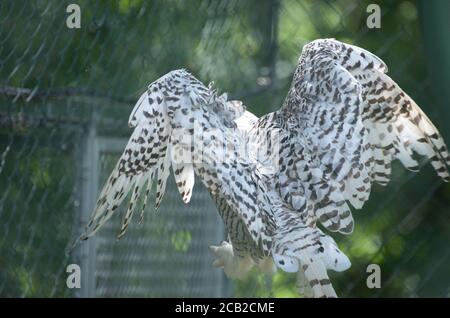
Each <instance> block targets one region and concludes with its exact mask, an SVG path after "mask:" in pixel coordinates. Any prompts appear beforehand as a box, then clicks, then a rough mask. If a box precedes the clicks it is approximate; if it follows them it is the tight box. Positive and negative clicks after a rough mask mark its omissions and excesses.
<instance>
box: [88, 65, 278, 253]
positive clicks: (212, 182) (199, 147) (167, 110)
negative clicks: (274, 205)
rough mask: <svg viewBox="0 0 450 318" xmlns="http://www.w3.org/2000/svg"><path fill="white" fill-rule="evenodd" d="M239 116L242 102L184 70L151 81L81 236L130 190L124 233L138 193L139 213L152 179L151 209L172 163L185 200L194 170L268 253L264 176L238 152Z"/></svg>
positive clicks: (105, 217)
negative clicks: (124, 146) (118, 156)
mask: <svg viewBox="0 0 450 318" xmlns="http://www.w3.org/2000/svg"><path fill="white" fill-rule="evenodd" d="M243 114H245V110H244V106H243V105H242V103H241V102H238V101H229V100H227V96H226V94H223V95H220V96H219V95H218V94H217V92H216V91H215V90H214V89H212V88H211V87H206V86H204V85H203V83H201V82H200V81H199V80H197V79H196V78H195V77H194V76H192V75H191V74H189V73H188V72H187V71H185V70H176V71H172V72H170V73H168V74H166V75H164V76H163V77H161V78H160V79H158V80H156V81H155V82H153V83H152V84H150V86H149V87H148V90H147V91H146V92H145V93H144V94H143V95H142V96H141V98H140V99H139V101H138V103H137V104H136V106H135V107H134V109H133V111H132V113H131V115H130V119H129V126H130V127H132V128H134V131H133V133H132V135H131V137H130V140H129V142H128V144H127V146H126V148H125V150H124V152H123V154H122V155H121V157H120V159H119V161H118V163H117V165H116V167H115V168H114V170H113V171H112V173H111V175H110V177H109V178H108V180H107V182H106V184H105V185H104V187H103V189H102V191H101V192H100V195H99V198H98V201H97V204H96V206H95V208H94V211H93V212H92V216H91V219H90V221H89V223H88V225H87V229H86V233H85V234H84V235H83V236H82V239H86V238H88V237H89V236H92V235H93V234H94V233H95V232H96V231H98V229H100V228H101V226H102V225H103V224H104V223H105V222H106V221H107V220H108V219H109V218H110V217H111V216H112V215H113V214H114V213H115V212H116V211H117V209H118V207H119V206H120V205H121V204H122V202H123V201H124V199H125V198H126V197H127V195H128V194H131V198H130V203H129V205H128V209H127V211H126V213H125V216H124V221H123V225H122V228H121V230H120V232H119V237H121V236H122V235H123V234H124V233H125V231H126V229H127V226H128V224H129V222H130V220H131V218H132V216H133V212H134V211H135V210H136V206H137V204H138V199H139V197H141V195H142V196H143V197H144V206H143V207H142V208H141V218H142V213H143V211H144V209H145V203H146V202H147V199H148V194H149V192H150V189H151V186H152V183H153V181H154V180H156V207H158V206H159V205H160V203H161V200H162V197H163V195H164V192H165V188H166V181H167V178H168V176H169V174H170V168H172V171H173V174H174V177H175V181H176V185H177V187H178V190H179V191H180V194H181V197H182V199H183V201H184V202H185V203H187V202H189V200H190V198H191V195H192V190H193V186H194V175H197V177H198V178H199V179H200V180H201V181H202V183H203V184H204V185H205V187H206V188H207V189H208V191H209V192H210V193H211V194H212V195H213V196H218V195H220V197H222V198H223V200H225V201H226V203H227V204H228V205H229V206H230V207H232V208H233V211H234V212H235V215H236V217H237V218H239V219H240V221H241V222H242V224H244V226H245V228H246V230H247V231H248V234H249V236H250V238H251V239H253V240H254V242H255V244H256V246H258V247H259V248H260V249H261V250H262V251H261V252H262V253H263V254H268V253H269V251H270V241H271V234H270V231H271V230H270V228H271V227H273V220H272V216H271V211H270V204H269V201H268V197H267V194H266V193H267V190H266V189H265V184H264V182H262V180H261V178H262V177H261V175H260V173H259V172H258V170H257V169H255V168H254V167H253V164H252V162H251V161H248V160H247V159H246V157H245V156H241V155H240V152H239V151H240V150H241V147H242V146H243V145H242V142H243V140H242V138H241V135H240V131H239V129H238V128H237V127H236V123H235V120H236V119H238V118H239V117H241V115H243Z"/></svg>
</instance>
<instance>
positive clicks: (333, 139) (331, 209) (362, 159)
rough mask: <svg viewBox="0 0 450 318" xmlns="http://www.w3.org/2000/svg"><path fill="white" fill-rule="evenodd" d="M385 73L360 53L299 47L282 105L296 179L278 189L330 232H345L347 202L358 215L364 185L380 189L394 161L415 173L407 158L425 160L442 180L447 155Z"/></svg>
mask: <svg viewBox="0 0 450 318" xmlns="http://www.w3.org/2000/svg"><path fill="white" fill-rule="evenodd" d="M386 72H387V67H386V65H385V64H384V62H383V61H381V59H379V58H378V57H376V56H375V55H374V54H372V53H370V52H368V51H366V50H364V49H361V48H358V47H355V46H352V45H348V44H344V43H341V42H339V41H336V40H332V39H325V40H316V41H313V42H311V43H309V44H307V45H306V46H305V47H304V48H303V52H302V55H301V57H300V62H299V67H298V69H297V71H296V74H295V76H294V81H293V84H292V87H291V90H290V93H289V95H288V97H287V99H286V101H285V104H284V105H283V107H282V110H281V111H282V112H284V113H288V114H292V116H291V118H293V120H292V125H293V126H295V129H294V130H296V134H297V135H296V136H295V137H293V138H291V139H290V140H293V141H295V142H294V143H295V144H296V145H295V146H296V147H297V148H298V151H297V152H296V154H297V155H296V156H293V157H291V158H293V162H292V163H291V168H289V169H288V170H292V167H295V170H296V171H300V172H303V173H298V174H297V175H296V176H295V177H296V178H297V181H295V180H294V179H292V180H291V182H290V183H289V182H287V183H286V184H287V188H286V189H283V187H282V189H281V191H284V192H289V191H291V190H292V188H293V187H294V185H295V186H298V185H300V186H302V187H303V188H304V189H305V190H304V192H306V197H307V198H308V199H309V200H308V201H309V202H310V204H311V209H310V210H309V212H308V213H309V214H310V215H309V217H310V219H311V220H312V221H315V220H319V221H320V222H321V223H322V224H323V225H324V226H326V227H327V228H328V229H330V230H332V231H340V232H342V233H350V232H351V231H352V230H353V219H352V215H351V212H350V208H349V206H348V204H347V202H349V203H350V204H351V205H352V206H353V207H354V208H357V209H360V208H361V207H362V206H363V204H364V202H365V201H367V200H368V198H369V194H370V189H371V184H372V183H374V182H375V183H379V184H381V185H386V184H387V183H388V181H389V177H390V173H391V162H392V161H393V160H394V159H398V160H400V161H401V163H402V164H403V165H404V166H405V167H406V168H407V169H409V170H413V171H417V169H418V166H419V165H418V162H417V160H416V159H415V158H414V157H413V153H417V154H419V155H421V156H425V157H426V158H427V159H429V160H430V163H431V165H432V166H433V167H434V169H435V170H436V172H437V174H438V175H439V176H440V177H441V178H442V179H443V180H444V181H448V180H449V173H448V166H449V164H450V157H449V154H448V151H447V147H446V146H445V143H444V141H443V139H442V137H441V135H440V134H439V132H438V130H437V129H436V127H435V126H434V125H433V123H432V122H431V121H430V119H429V118H428V117H427V116H426V115H425V114H424V113H423V111H422V110H421V109H420V108H419V106H418V105H417V104H416V103H415V102H414V101H413V100H412V99H411V98H410V97H409V96H408V95H407V94H406V93H405V92H403V90H402V89H401V88H400V87H399V86H398V85H397V84H396V83H395V82H394V81H393V80H392V79H391V78H390V77H389V76H388V75H386ZM305 171H306V172H307V173H305ZM311 202H312V203H311Z"/></svg>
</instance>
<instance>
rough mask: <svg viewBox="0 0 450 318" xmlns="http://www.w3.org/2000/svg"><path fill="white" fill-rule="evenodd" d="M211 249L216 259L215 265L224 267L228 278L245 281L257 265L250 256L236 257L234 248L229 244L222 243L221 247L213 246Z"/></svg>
mask: <svg viewBox="0 0 450 318" xmlns="http://www.w3.org/2000/svg"><path fill="white" fill-rule="evenodd" d="M209 249H210V250H211V252H212V253H213V254H214V256H215V257H216V259H215V260H214V262H213V265H214V266H215V267H223V270H224V272H225V275H227V277H228V278H231V279H243V278H245V277H246V276H247V274H248V272H249V271H250V270H251V269H252V267H253V266H254V265H255V263H254V262H253V260H252V258H251V257H250V256H245V257H240V256H237V255H234V251H233V246H232V245H231V244H230V243H228V242H222V244H221V245H220V246H214V245H211V246H210V247H209Z"/></svg>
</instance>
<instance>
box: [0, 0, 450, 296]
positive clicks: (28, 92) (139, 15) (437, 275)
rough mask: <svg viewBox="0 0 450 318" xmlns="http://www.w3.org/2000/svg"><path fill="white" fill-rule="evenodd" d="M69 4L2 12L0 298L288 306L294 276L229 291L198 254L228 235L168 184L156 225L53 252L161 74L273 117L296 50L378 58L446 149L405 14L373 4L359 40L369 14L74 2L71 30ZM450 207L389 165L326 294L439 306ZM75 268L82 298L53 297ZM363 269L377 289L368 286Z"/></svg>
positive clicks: (447, 194) (341, 4)
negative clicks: (268, 300)
mask: <svg viewBox="0 0 450 318" xmlns="http://www.w3.org/2000/svg"><path fill="white" fill-rule="evenodd" d="M70 3H72V1H58V2H56V1H12V0H3V1H1V2H0V189H1V191H0V295H1V296H6V297H10V296H25V297H36V296H53V297H56V296H58V297H70V296H113V297H114V296H123V297H131V296H141V297H154V296H162V297H166V296H174V297H177V296H180V297H193V296H212V297H214V296H237V297H239V296H295V295H296V289H295V277H294V276H292V275H289V274H285V273H277V274H276V275H275V276H274V277H266V276H264V275H263V274H260V273H258V272H256V271H254V272H252V273H251V275H250V277H249V278H248V279H246V280H244V281H235V282H230V281H229V280H227V279H226V278H225V277H224V275H223V273H222V271H221V270H218V269H216V268H214V267H212V266H211V262H212V260H213V258H212V255H210V253H209V251H208V249H207V247H208V245H210V244H217V243H219V242H220V241H221V240H222V239H224V235H225V234H224V230H223V226H222V223H221V221H220V219H219V217H218V215H217V212H216V208H215V207H214V204H213V203H212V200H211V199H210V197H209V195H208V194H207V193H206V191H204V190H203V189H202V188H201V186H196V191H194V195H193V199H192V201H191V203H190V204H189V206H188V207H186V206H185V205H184V204H183V203H182V201H181V199H180V198H179V194H178V192H177V190H176V188H175V187H174V184H173V182H172V184H170V185H169V189H168V193H166V197H165V199H164V201H163V204H162V206H161V207H160V209H159V210H158V212H156V213H155V212H154V211H153V210H154V209H153V207H152V206H151V204H149V207H148V208H147V210H148V211H146V215H145V218H144V222H143V224H137V222H132V223H133V224H132V225H131V226H130V229H129V230H128V232H127V234H126V235H125V237H123V238H122V239H121V240H119V241H117V240H116V239H115V238H116V235H117V232H118V230H119V222H120V221H121V218H120V217H119V216H118V215H117V216H116V217H113V218H112V220H111V221H110V222H108V224H107V225H106V226H105V228H104V229H102V230H101V231H100V232H99V233H98V234H97V235H96V236H95V238H94V239H91V240H88V241H87V242H86V243H82V244H81V245H80V246H78V248H77V249H75V250H74V251H73V252H72V253H66V251H67V250H68V249H69V247H70V245H71V243H72V242H73V239H74V238H75V237H76V236H77V235H78V234H79V233H80V232H81V230H82V229H83V226H84V224H85V223H86V222H87V218H88V217H89V215H90V213H91V209H92V207H93V205H94V203H95V200H96V196H97V193H98V190H99V187H101V186H102V184H103V182H104V181H105V179H106V177H107V176H108V174H109V173H110V171H111V170H112V167H113V165H114V163H115V161H116V160H117V158H118V156H119V154H120V153H121V151H122V149H123V147H124V144H125V143H126V141H127V140H128V137H129V135H130V130H129V129H128V127H127V120H128V116H129V113H130V111H131V109H132V106H133V105H134V103H135V101H136V100H137V98H138V96H139V94H140V93H141V92H142V91H143V90H144V89H145V87H146V86H147V84H148V83H150V82H151V81H153V80H154V79H156V78H158V77H159V76H161V75H163V74H165V73H166V72H168V71H170V70H172V69H175V68H181V67H185V68H187V69H189V70H190V71H191V72H192V73H193V74H194V75H196V76H197V77H199V78H200V79H201V80H202V81H204V82H209V81H212V80H213V81H215V83H216V86H217V87H219V88H220V89H221V90H223V91H227V92H229V93H230V94H231V95H232V96H233V97H236V98H240V99H242V100H243V101H244V102H245V104H246V105H248V108H249V109H250V110H251V111H252V112H255V113H256V114H258V115H261V114H264V113H267V112H269V111H270V110H273V109H276V108H278V107H279V106H280V105H281V102H282V100H283V98H284V96H285V94H286V92H287V88H288V85H289V84H290V79H291V76H292V73H293V71H294V68H295V65H296V61H297V59H298V55H299V53H300V48H301V46H302V45H303V44H304V43H306V42H308V41H311V40H313V39H316V38H320V37H335V38H337V39H339V40H342V41H346V42H349V43H354V44H356V45H359V46H362V47H365V48H367V49H368V50H370V51H372V52H374V53H376V54H377V55H379V56H380V57H381V58H382V59H383V60H384V61H385V62H386V63H387V64H388V65H389V66H390V75H391V77H393V78H394V79H395V80H396V81H397V82H398V83H399V84H400V86H401V87H403V88H404V89H405V90H406V91H407V92H408V93H409V94H410V95H411V96H412V97H413V98H414V99H415V100H416V101H417V102H418V104H419V105H421V106H422V108H423V109H424V110H425V112H427V114H429V115H430V117H431V119H432V120H433V121H434V122H435V123H436V125H437V126H438V127H439V128H441V131H442V132H443V134H444V137H446V140H448V141H450V135H449V134H448V133H449V130H448V129H447V128H446V127H445V126H444V124H445V120H446V118H445V116H444V114H445V112H443V110H441V109H440V108H439V107H436V106H435V105H439V103H438V102H437V101H436V98H435V97H433V95H432V94H431V88H432V84H433V81H432V78H431V77H430V76H429V74H428V72H427V68H426V65H427V64H426V59H425V57H424V47H423V45H422V43H423V41H422V39H423V36H424V35H423V34H421V32H420V21H421V20H420V12H419V11H418V8H417V6H416V3H415V2H413V1H385V2H382V3H380V7H381V9H382V15H381V19H382V20H381V21H382V25H381V28H380V29H369V28H367V26H366V18H367V16H368V14H369V13H367V11H366V8H367V6H368V4H369V3H370V2H369V1H294V0H281V1H278V0H266V1H257V0H251V1H239V0H230V1H214V0H201V1H178V0H171V1H141V0H125V1H124V0H120V1H99V2H91V1H87V0H85V1H76V3H77V4H79V6H80V8H81V28H80V29H69V28H68V27H67V26H66V18H67V17H68V15H69V13H66V8H67V6H68V5H69V4H70ZM449 207H450V191H449V187H448V186H446V185H444V184H442V183H441V181H439V180H438V178H437V177H436V176H435V175H434V173H433V172H432V171H431V169H430V168H429V167H428V166H426V167H424V168H423V169H422V171H421V172H420V173H419V174H412V173H409V172H406V171H405V170H404V169H403V168H402V167H400V165H394V167H393V178H392V181H391V183H390V184H389V185H388V187H387V188H381V187H378V186H375V187H374V189H373V192H372V194H371V200H370V201H369V202H368V204H367V205H366V206H365V208H364V209H363V210H362V211H355V214H354V217H355V221H356V229H355V232H354V233H353V234H352V235H351V236H349V237H344V236H342V235H333V236H334V237H335V239H336V241H337V242H338V243H339V244H340V246H341V247H342V249H343V250H344V252H346V254H347V255H348V256H349V257H350V259H351V260H352V263H353V266H352V268H351V269H350V270H348V271H347V272H344V273H338V274H335V275H332V280H333V282H334V284H335V287H336V290H337V292H338V294H339V295H340V296H349V297H355V296H356V297H359V296H361V297H364V296H367V297H376V296H385V297H386V296H449V294H450V267H449V266H448V262H449V252H450V247H449V244H448V242H449V239H450V218H449ZM122 212H123V211H122ZM119 214H120V213H119ZM135 223H136V224H135ZM72 263H75V264H79V265H80V266H81V271H82V275H81V277H82V283H81V289H69V288H68V287H67V286H66V278H67V275H68V274H67V273H66V268H67V266H68V265H69V264H72ZM371 263H376V264H379V265H380V267H381V270H382V288H380V289H368V288H367V286H366V278H367V275H368V274H367V273H366V267H367V265H368V264H371Z"/></svg>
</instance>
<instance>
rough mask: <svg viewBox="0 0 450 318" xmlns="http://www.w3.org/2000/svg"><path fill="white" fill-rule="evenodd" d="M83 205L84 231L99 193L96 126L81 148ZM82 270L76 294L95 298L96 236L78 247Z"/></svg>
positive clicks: (82, 224)
mask: <svg viewBox="0 0 450 318" xmlns="http://www.w3.org/2000/svg"><path fill="white" fill-rule="evenodd" d="M81 151H82V154H81V156H80V157H81V158H82V165H81V170H82V171H81V180H80V187H81V204H80V215H79V222H78V224H79V225H80V227H81V229H84V228H85V226H86V224H87V222H88V221H89V217H90V215H91V212H92V209H93V207H94V205H95V200H96V195H97V191H98V171H97V170H98V169H97V166H98V142H97V134H96V129H95V125H94V124H91V125H90V127H89V131H88V132H87V134H85V135H84V136H83V143H82V146H81ZM76 252H77V253H78V257H79V258H78V259H79V262H80V264H79V265H80V268H81V289H80V290H79V291H78V292H76V293H75V296H77V297H95V296H96V293H95V289H96V284H95V267H96V242H95V236H94V237H91V238H89V239H88V240H87V241H83V242H80V243H79V245H78V246H77V251H76Z"/></svg>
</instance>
